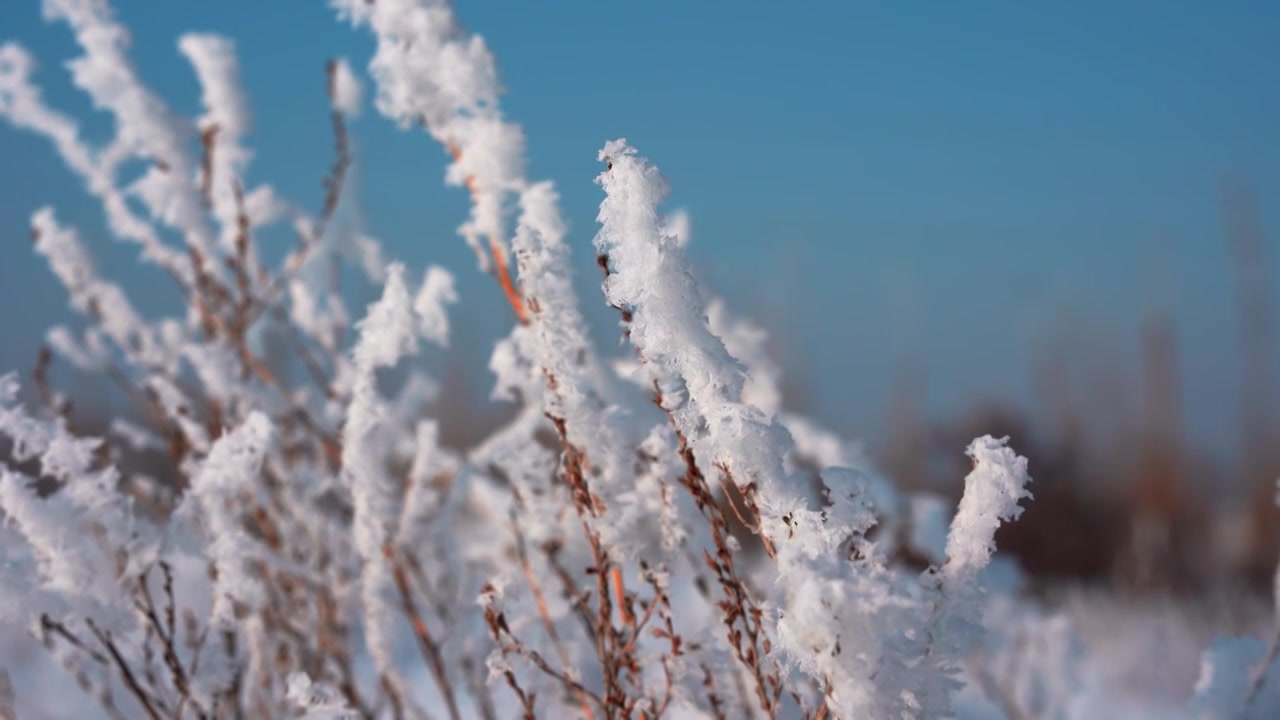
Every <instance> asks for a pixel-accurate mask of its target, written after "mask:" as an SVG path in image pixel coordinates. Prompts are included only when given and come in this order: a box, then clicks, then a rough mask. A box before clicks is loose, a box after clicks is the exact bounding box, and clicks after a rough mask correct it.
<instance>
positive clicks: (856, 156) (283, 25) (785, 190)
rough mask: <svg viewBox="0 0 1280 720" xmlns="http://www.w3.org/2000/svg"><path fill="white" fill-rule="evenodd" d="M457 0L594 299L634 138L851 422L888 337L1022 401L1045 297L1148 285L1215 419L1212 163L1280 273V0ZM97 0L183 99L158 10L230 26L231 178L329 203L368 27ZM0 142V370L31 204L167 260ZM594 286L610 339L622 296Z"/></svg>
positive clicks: (948, 391) (1232, 395) (431, 159)
mask: <svg viewBox="0 0 1280 720" xmlns="http://www.w3.org/2000/svg"><path fill="white" fill-rule="evenodd" d="M458 4H459V7H458V12H459V15H460V17H461V18H462V19H463V21H464V22H465V23H466V24H467V26H468V27H469V28H470V29H471V30H473V31H475V32H478V33H480V34H482V35H483V36H484V37H485V38H486V39H487V40H488V42H489V44H490V46H491V48H492V49H493V50H494V52H495V54H496V56H497V58H498V62H499V65H500V69H501V73H502V77H503V80H504V84H505V85H506V87H507V88H508V94H507V95H506V97H505V101H504V102H505V109H506V112H507V114H508V115H509V116H510V117H511V118H513V119H515V120H517V121H518V122H520V123H522V124H523V125H524V127H525V130H526V132H527V135H528V140H529V147H530V166H531V174H532V176H533V177H536V178H551V179H554V180H555V181H556V182H557V185H558V187H559V188H560V191H561V193H562V194H563V196H564V205H565V209H566V213H567V215H568V217H569V219H570V221H571V223H572V226H573V231H572V236H571V241H572V243H573V246H574V249H575V251H576V252H577V255H576V258H577V260H578V266H579V268H580V273H579V280H580V282H579V285H580V287H581V288H582V291H583V294H584V297H585V298H586V300H587V301H588V302H589V304H593V305H596V304H597V303H598V300H599V297H600V296H599V292H598V285H597V277H596V275H595V271H594V270H595V269H594V266H593V264H592V262H591V258H590V243H591V237H592V235H593V233H594V230H595V223H594V217H595V208H596V206H597V204H598V202H599V197H600V196H599V189H598V188H597V187H596V186H594V185H593V184H592V182H591V179H592V178H593V177H594V176H595V174H596V173H597V172H598V167H597V164H596V161H595V152H596V150H597V149H598V148H599V147H600V146H601V145H602V143H603V142H604V141H605V140H607V139H611V138H614V137H618V136H626V137H628V138H629V139H630V140H631V141H632V142H633V144H635V145H636V146H637V147H638V148H640V150H641V152H642V153H644V154H646V155H648V156H649V157H650V158H652V159H653V160H654V161H655V162H657V163H658V164H659V165H660V166H661V167H662V168H663V170H664V171H665V172H666V174H667V175H668V177H669V178H670V179H671V181H672V183H673V185H674V187H675V192H674V195H673V200H672V204H673V206H682V207H685V208H687V209H688V210H689V212H690V213H691V216H692V218H693V227H694V246H693V250H692V251H693V253H694V255H695V260H696V262H697V263H698V265H699V267H700V268H701V269H702V271H703V272H704V273H705V275H706V277H707V278H708V279H709V281H710V283H711V285H712V287H713V288H714V290H715V291H716V292H717V293H719V294H722V295H725V296H727V297H728V298H729V299H730V300H731V301H732V305H733V306H734V307H735V308H736V309H738V310H739V311H741V312H745V313H747V314H750V315H753V316H755V317H756V318H757V319H759V320H761V321H762V322H763V323H765V324H766V325H767V326H769V327H770V329H771V330H773V331H774V332H775V335H776V336H777V338H778V341H779V345H780V346H781V347H780V348H779V349H780V351H781V356H782V360H783V361H784V363H785V364H786V365H787V367H788V369H789V371H790V372H791V373H792V377H791V382H790V383H789V385H790V386H791V387H794V388H795V389H796V390H797V392H798V393H799V394H798V395H796V396H794V397H795V398H796V399H797V400H798V401H800V402H803V403H804V404H805V405H806V406H808V407H809V408H811V409H813V411H814V412H815V413H816V414H817V415H818V416H820V417H822V418H823V419H826V420H827V421H829V422H831V423H833V424H835V425H837V426H840V427H842V428H843V429H845V430H847V431H849V432H852V433H856V434H860V435H865V436H868V437H871V438H877V437H879V436H880V435H881V431H880V429H879V426H880V425H881V424H882V423H881V421H882V418H883V414H884V411H885V409H886V404H887V402H888V387H889V386H890V384H891V382H892V380H893V378H894V373H895V368H897V367H899V366H900V364H901V362H902V360H903V358H904V357H915V358H917V362H919V363H921V364H922V366H923V367H924V368H925V370H926V373H927V388H928V390H927V396H928V399H929V405H930V407H931V408H933V409H934V410H935V411H937V412H949V411H952V410H954V409H956V408H959V407H962V406H964V405H967V404H968V403H969V402H970V401H972V400H973V399H974V398H977V397H986V396H992V395H995V396H1002V397H1010V398H1014V399H1021V400H1025V399H1026V398H1028V397H1029V386H1030V382H1029V380H1028V374H1029V373H1028V363H1029V358H1030V357H1031V356H1032V354H1033V353H1034V352H1036V351H1037V350H1038V349H1039V348H1042V347H1043V346H1044V345H1045V343H1046V341H1047V340H1048V339H1049V338H1051V337H1053V336H1054V334H1055V332H1056V331H1055V330H1054V327H1055V326H1054V323H1055V322H1056V321H1057V320H1058V319H1059V318H1060V317H1062V316H1063V315H1064V314H1067V315H1070V316H1073V317H1075V318H1076V320H1075V321H1074V322H1075V327H1076V328H1077V329H1079V328H1083V331H1082V333H1081V335H1082V339H1081V341H1080V343H1078V344H1076V345H1074V347H1073V348H1072V352H1073V356H1072V357H1071V361H1072V362H1075V360H1076V359H1080V360H1082V361H1084V360H1089V361H1092V362H1098V358H1100V357H1101V358H1106V357H1108V356H1107V355H1106V353H1111V352H1115V353H1118V354H1119V358H1120V359H1121V360H1123V361H1125V362H1131V361H1132V355H1133V352H1132V350H1133V349H1134V348H1136V345H1137V339H1136V335H1135V329H1136V321H1137V319H1138V318H1139V317H1140V316H1141V314H1142V313H1143V312H1144V311H1145V310H1146V309H1148V308H1150V307H1152V306H1153V305H1155V304H1157V303H1164V304H1166V305H1168V306H1169V307H1170V308H1171V309H1172V310H1173V312H1174V314H1175V316H1176V318H1177V320H1178V323H1179V340H1180V342H1181V347H1182V351H1183V361H1184V371H1185V374H1186V399H1187V402H1188V421H1189V423H1190V426H1191V428H1192V429H1193V430H1194V431H1197V432H1200V433H1203V434H1204V436H1205V438H1206V443H1209V442H1212V443H1214V444H1217V443H1221V442H1225V438H1226V437H1228V436H1229V434H1230V431H1231V427H1230V426H1229V423H1232V422H1234V420H1235V413H1236V410H1235V408H1236V404H1237V402H1236V400H1237V398H1236V393H1237V385H1236V375H1237V372H1236V369H1237V367H1238V363H1237V360H1236V352H1235V346H1236V334H1235V323H1234V314H1233V306H1232V299H1231V292H1232V284H1231V275H1230V265H1229V263H1228V257H1227V252H1226V249H1225V247H1224V244H1223V241H1222V230H1221V223H1220V212H1219V206H1218V199H1217V193H1218V183H1219V181H1220V180H1221V178H1222V177H1223V175H1224V173H1237V174H1243V175H1245V176H1247V177H1248V178H1249V179H1250V180H1251V181H1252V182H1253V183H1254V186H1255V189H1256V192H1257V196H1258V199H1259V204H1260V206H1261V208H1262V212H1263V221H1264V225H1265V227H1266V228H1267V230H1268V232H1269V238H1270V240H1271V244H1272V254H1271V263H1272V266H1273V270H1274V272H1273V276H1274V275H1275V274H1276V273H1280V252H1278V251H1277V250H1280V248H1277V242H1276V238H1277V236H1280V213H1278V208H1277V203H1278V202H1280V142H1278V141H1277V131H1278V130H1280V5H1278V4H1276V3H1274V2H1220V3H1210V2H1183V1H1174V0H1168V1H1166V2H1159V3H1155V2H1147V3H1136V2H1081V3H1070V4H1068V3H1058V4H1053V6H1052V7H1051V6H1050V4H1049V3H1015V2H970V3H952V2H919V3H884V2H878V3H864V2H852V1H846V2H794V3H764V2H736V3H728V2H718V1H717V2H688V1H687V0H686V1H684V2H673V1H666V0H661V1H654V2H647V3H620V2H609V3H605V2H583V1H580V0H558V1H556V2H530V1H529V0H524V1H520V2H517V1H515V0H459V3H458ZM116 7H117V8H118V10H119V12H120V15H121V16H122V17H123V19H124V20H125V21H126V22H127V24H129V25H130V26H131V27H132V29H133V31H134V41H135V52H134V59H135V61H136V62H137V64H138V66H139V67H140V68H141V72H142V74H143V76H144V77H145V78H146V79H147V80H148V81H149V82H150V83H152V84H153V86H154V87H156V88H157V89H158V90H159V91H160V93H161V94H162V95H163V96H164V97H166V98H167V99H169V100H170V101H171V103H172V105H173V106H174V107H175V109H177V110H179V111H183V112H188V113H191V114H193V115H194V114H197V112H198V97H197V93H196V89H195V88H194V86H193V84H192V77H193V76H192V73H191V71H190V69H189V67H188V66H187V64H186V63H185V61H184V60H182V58H181V57H180V56H179V55H178V53H177V49H176V41H177V36H178V34H179V33H180V32H182V31H185V30H200V31H212V32H217V33H220V34H224V35H227V36H230V37H232V38H234V39H235V41H236V43H237V47H238V50H239V55H240V60H241V65H242V74H243V79H244V84H245V86H246V89H247V92H248V95H249V97H250V100H251V102H252V103H253V108H254V115H255V128H254V132H253V134H252V136H251V138H250V140H249V142H250V143H251V144H252V145H253V146H255V147H256V148H257V156H256V160H255V163H254V165H253V169H252V178H251V180H254V181H261V180H267V181H270V182H272V183H273V184H275V185H277V186H278V187H279V188H280V189H281V190H282V191H284V192H285V193H286V194H287V195H289V196H291V197H292V198H294V199H298V200H306V201H309V202H310V203H311V205H312V206H313V207H314V206H316V205H318V203H319V200H320V194H321V191H320V186H319V181H320V178H321V177H322V176H323V175H324V173H325V169H326V166H327V164H328V163H329V160H330V152H329V136H328V133H329V129H328V124H327V118H326V114H325V113H326V104H325V99H324V96H323V72H322V66H323V63H324V61H325V59H326V58H328V57H331V56H335V55H345V56H347V57H348V58H349V59H350V60H351V61H352V63H353V65H355V66H356V67H359V68H362V67H363V66H364V64H365V63H366V62H367V60H368V57H369V55H370V52H371V49H372V42H371V40H370V38H369V37H368V36H367V34H365V33H364V31H353V30H352V29H350V28H349V27H348V26H346V25H345V24H340V23H338V22H336V21H335V19H334V17H333V15H332V13H331V12H330V11H329V10H328V9H327V8H326V6H325V5H324V3H321V2H270V1H267V2H264V1H263V0H256V1H254V2H248V1H244V0H221V1H219V2H214V3H191V2H156V1H155V0H117V2H116ZM39 15H40V14H39V8H38V3H37V2H35V0H7V1H6V2H4V3H3V7H0V39H16V40H18V41H20V42H22V43H23V44H25V45H26V46H27V47H28V48H29V49H30V50H32V51H33V52H34V53H35V54H36V55H37V57H38V58H39V59H40V60H41V61H42V65H43V67H42V70H41V72H40V74H39V78H40V80H41V82H43V83H44V84H45V86H46V87H47V88H48V90H47V95H48V97H49V99H50V101H51V102H52V103H54V104H55V105H57V106H59V107H62V108H64V109H68V110H71V111H74V112H77V113H81V114H83V113H87V112H88V110H89V108H88V105H87V102H86V101H85V100H84V99H83V98H82V97H80V96H78V95H76V94H75V93H74V92H72V90H71V89H70V87H69V84H68V82H67V79H66V75H65V72H64V71H63V70H62V68H61V61H63V60H64V59H67V58H68V57H70V56H71V54H72V52H73V47H72V44H71V41H70V35H69V33H68V32H67V30H66V29H65V28H63V27H61V26H46V25H44V24H43V23H42V22H41V20H40V17H39ZM90 129H91V131H92V132H96V133H98V135H97V136H102V134H103V133H105V131H106V126H105V125H104V124H103V123H101V122H99V123H98V125H96V126H93V125H91V128H90ZM354 132H355V137H356V142H357V152H358V155H359V163H360V176H361V183H360V193H361V200H362V203H363V206H364V209H365V212H366V215H367V222H368V224H369V226H370V228H371V229H372V230H373V232H374V233H375V234H376V235H378V236H379V237H381V238H382V239H383V240H384V242H385V244H386V246H387V248H388V249H389V250H390V252H391V253H392V254H394V255H396V256H398V257H400V258H402V259H404V260H406V261H407V262H409V263H411V264H413V265H419V266H420V265H422V264H424V263H426V262H439V263H441V264H444V265H446V266H448V267H450V268H451V269H453V270H454V271H455V273H456V274H457V275H458V276H459V279H460V281H461V286H460V290H461V292H462V294H463V303H464V304H463V306H462V313H463V314H462V316H461V320H460V322H459V323H458V325H459V326H460V332H461V336H460V337H459V339H458V342H459V344H461V345H462V346H464V347H473V348H475V347H479V346H480V344H481V343H483V342H485V341H486V340H488V339H490V338H492V337H494V336H496V334H497V333H499V332H501V331H502V329H503V323H504V322H505V321H506V319H507V318H506V317H505V316H504V315H503V308H502V306H501V303H500V299H499V298H498V297H497V294H496V292H495V291H494V290H493V288H492V287H491V285H490V282H489V281H488V280H487V279H486V278H483V277H480V276H479V275H478V273H476V272H475V271H474V261H473V260H472V258H471V256H470V255H469V251H468V250H467V249H466V248H465V246H464V244H463V242H462V241H461V240H460V239H458V238H457V237H456V235H455V234H454V228H455V227H456V225H457V224H458V223H459V222H460V220H461V219H462V217H463V215H464V213H465V207H466V199H465V196H464V193H462V192H461V191H458V190H456V189H445V188H444V187H443V186H442V167H443V163H444V160H445V158H444V155H443V152H442V151H441V150H440V148H439V147H437V146H436V145H434V144H433V143H432V142H431V141H430V140H429V138H427V137H426V136H425V135H424V134H422V133H421V132H418V131H408V132H404V131H400V130H398V129H397V128H395V127H394V126H393V125H392V124H390V123H389V122H387V121H385V120H383V119H382V118H380V117H378V116H377V115H376V113H374V112H373V111H372V108H368V109H367V110H366V112H365V115H364V116H363V117H362V118H361V119H360V120H359V121H358V122H357V123H356V125H355V129H354ZM0 158H3V160H2V161H0V232H3V233H4V235H5V236H6V237H7V238H8V242H10V243H11V246H12V248H13V249H12V250H11V251H10V252H9V253H7V255H6V260H5V261H4V263H2V264H0V303H3V305H4V307H6V308H7V312H5V313H4V316H3V317H4V320H3V323H4V325H3V326H0V327H3V330H4V337H5V338H6V340H5V342H4V344H3V345H0V367H2V368H11V367H22V368H26V367H28V366H29V364H30V358H31V357H32V356H33V355H34V348H35V347H36V344H37V343H38V341H39V338H40V336H41V333H42V329H43V328H44V327H45V326H46V325H48V324H49V323H50V322H53V321H55V320H59V319H61V318H64V317H67V316H69V311H68V310H67V308H66V304H65V297H64V295H63V293H62V291H61V290H60V289H59V288H58V287H57V286H56V285H55V283H54V281H53V279H52V277H51V276H50V275H49V273H48V272H47V271H46V270H45V269H44V268H43V266H42V265H41V264H40V263H39V262H37V260H36V259H34V258H33V256H32V254H31V252H30V250H29V249H28V247H29V246H28V244H27V240H26V226H27V217H28V216H29V214H30V212H31V211H32V210H34V209H35V208H36V207H38V206H40V205H41V204H45V203H51V204H53V205H55V206H56V207H57V208H58V209H59V210H60V213H61V215H62V216H63V217H64V218H65V219H67V220H70V221H73V222H75V223H76V224H77V225H78V226H79V227H80V228H81V229H82V230H83V231H84V232H85V233H86V234H87V235H89V236H90V237H91V238H92V239H93V241H94V242H93V247H94V248H95V251H96V252H98V253H99V257H101V258H102V261H103V264H104V266H105V268H106V270H107V271H108V272H110V273H113V274H114V275H115V276H116V277H119V278H121V279H123V280H124V282H125V283H126V284H127V285H128V286H129V289H130V290H132V291H135V292H136V293H137V294H138V295H139V296H140V297H141V298H145V297H147V296H148V295H149V293H151V292H152V291H150V288H151V287H152V286H153V285H154V284H156V283H158V282H159V280H158V279H157V277H156V276H154V275H151V274H149V273H146V272H144V271H139V270H136V269H135V268H134V262H133V260H132V250H131V249H130V250H122V249H119V248H117V247H112V246H110V245H109V244H108V243H107V242H105V241H104V240H102V237H103V236H102V233H101V230H102V227H103V224H102V221H101V214H100V212H99V211H98V210H97V208H96V206H94V205H93V203H92V202H90V201H89V200H88V199H87V198H86V196H85V195H84V193H82V192H81V191H80V190H79V189H78V187H77V185H76V183H75V181H74V180H73V179H72V178H71V177H70V175H69V174H68V173H67V172H66V171H64V170H63V169H62V168H61V166H60V165H59V164H57V163H56V161H54V158H53V154H52V152H51V151H50V150H49V148H48V147H47V146H46V145H45V144H44V143H43V142H40V141H37V140H35V139H33V137H32V136H29V135H26V134H20V133H18V132H16V131H13V130H12V129H11V128H9V127H8V126H5V125H3V124H0ZM152 296H153V297H155V295H154V294H152ZM1276 302H1280V298H1276ZM144 303H145V300H144ZM594 312H595V314H594V315H593V318H596V319H597V320H598V324H597V328H598V330H599V331H600V332H598V333H597V337H598V338H599V339H600V341H601V343H602V344H603V345H606V346H610V345H612V343H613V342H614V341H615V339H616V337H617V335H616V331H615V330H613V328H612V318H611V316H610V315H608V314H607V313H605V312H604V310H603V309H600V310H598V311H594ZM1094 340H1097V341H1098V342H1097V343H1096V344H1090V341H1094ZM1074 354H1078V356H1079V357H1078V358H1077V357H1075V355H1074ZM481 383H483V384H487V383H488V379H487V377H485V378H481ZM1213 438H1216V440H1213Z"/></svg>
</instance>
